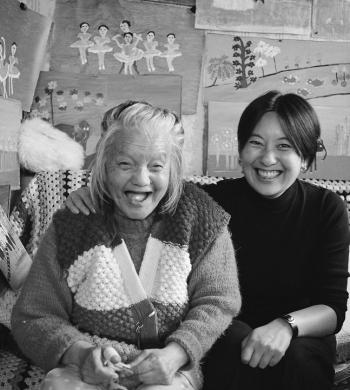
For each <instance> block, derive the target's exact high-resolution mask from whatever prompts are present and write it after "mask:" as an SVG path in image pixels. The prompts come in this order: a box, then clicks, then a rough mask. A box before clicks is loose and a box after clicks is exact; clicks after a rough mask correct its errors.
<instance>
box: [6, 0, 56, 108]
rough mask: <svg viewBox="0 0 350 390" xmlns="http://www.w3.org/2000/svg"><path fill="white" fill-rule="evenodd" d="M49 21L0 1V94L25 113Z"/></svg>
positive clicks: (7, 1)
mask: <svg viewBox="0 0 350 390" xmlns="http://www.w3.org/2000/svg"><path fill="white" fill-rule="evenodd" d="M50 26H51V20H50V19H49V18H47V17H45V16H42V15H40V14H38V13H36V12H34V11H32V10H30V9H26V10H22V9H21V8H20V4H19V3H18V2H17V1H13V0H1V2H0V95H1V96H2V97H4V98H13V99H18V100H20V101H21V103H22V109H23V110H24V111H29V109H30V105H31V102H32V100H33V95H34V90H35V85H36V82H37V80H38V77H39V72H40V68H41V64H42V60H43V56H44V54H45V48H46V43H47V39H48V35H49V31H50Z"/></svg>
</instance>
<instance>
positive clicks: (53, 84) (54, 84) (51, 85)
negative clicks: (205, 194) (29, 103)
mask: <svg viewBox="0 0 350 390" xmlns="http://www.w3.org/2000/svg"><path fill="white" fill-rule="evenodd" d="M47 88H48V90H49V91H51V92H52V91H53V90H54V89H56V88H57V81H55V80H53V81H49V82H48V84H47Z"/></svg>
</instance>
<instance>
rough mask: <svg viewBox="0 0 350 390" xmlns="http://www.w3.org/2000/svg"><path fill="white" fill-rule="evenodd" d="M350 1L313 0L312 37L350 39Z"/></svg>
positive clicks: (334, 39)
mask: <svg viewBox="0 0 350 390" xmlns="http://www.w3.org/2000/svg"><path fill="white" fill-rule="evenodd" d="M349 20H350V2H349V1H347V0H332V1H327V0H313V15H312V37H313V38H317V39H327V40H333V41H336V40H340V41H345V40H348V41H349V40H350V25H349Z"/></svg>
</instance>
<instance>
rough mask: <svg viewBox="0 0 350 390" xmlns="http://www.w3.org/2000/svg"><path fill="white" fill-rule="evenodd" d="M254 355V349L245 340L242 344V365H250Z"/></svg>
mask: <svg viewBox="0 0 350 390" xmlns="http://www.w3.org/2000/svg"><path fill="white" fill-rule="evenodd" d="M253 353H254V348H253V346H252V345H251V343H249V342H248V341H247V340H243V342H242V352H241V360H242V363H245V364H248V363H249V362H250V359H251V358H252V355H253Z"/></svg>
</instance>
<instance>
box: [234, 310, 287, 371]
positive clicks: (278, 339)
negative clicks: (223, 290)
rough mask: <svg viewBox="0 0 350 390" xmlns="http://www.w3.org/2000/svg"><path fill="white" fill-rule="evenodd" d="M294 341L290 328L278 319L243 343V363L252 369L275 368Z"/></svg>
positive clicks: (257, 330) (252, 334)
mask: <svg viewBox="0 0 350 390" xmlns="http://www.w3.org/2000/svg"><path fill="white" fill-rule="evenodd" d="M291 339H292V331H291V328H290V326H289V325H288V324H287V323H286V322H285V321H283V320H281V319H279V318H277V319H276V320H274V321H271V322H269V323H268V324H266V325H264V326H260V327H259V328H256V329H254V330H253V331H252V332H251V333H250V334H249V335H248V336H247V337H245V338H244V340H243V341H242V352H241V359H242V362H243V363H245V364H248V365H249V366H250V367H253V368H255V367H259V368H266V367H267V366H270V367H273V366H275V365H276V364H277V363H279V361H280V360H281V359H282V357H283V356H284V354H285V353H286V350H287V349H288V347H289V344H290V341H291Z"/></svg>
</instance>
